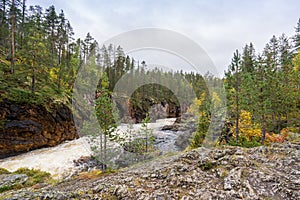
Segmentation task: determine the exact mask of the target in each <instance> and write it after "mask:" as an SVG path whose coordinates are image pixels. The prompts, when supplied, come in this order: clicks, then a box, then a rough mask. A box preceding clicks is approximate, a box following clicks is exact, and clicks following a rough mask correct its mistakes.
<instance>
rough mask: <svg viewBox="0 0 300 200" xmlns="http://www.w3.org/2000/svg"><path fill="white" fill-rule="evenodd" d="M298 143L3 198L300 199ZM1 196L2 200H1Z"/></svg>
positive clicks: (143, 167) (163, 162)
mask: <svg viewBox="0 0 300 200" xmlns="http://www.w3.org/2000/svg"><path fill="white" fill-rule="evenodd" d="M299 180H300V144H299V143H298V144H296V143H295V144H291V143H285V144H274V145H272V146H270V147H256V148H251V149H243V148H239V147H223V148H215V149H207V148H198V149H195V150H193V151H190V152H187V153H183V154H179V155H175V156H171V157H160V158H158V159H156V160H153V161H151V162H148V163H144V164H140V165H135V166H134V167H131V168H127V169H124V170H120V171H119V172H117V173H114V174H107V175H99V176H96V177H94V178H83V177H80V176H78V177H74V178H73V179H70V180H67V181H64V182H62V183H60V184H58V185H56V186H49V187H47V188H43V189H38V190H32V189H30V188H29V189H23V190H19V191H11V192H6V193H4V194H1V195H2V196H3V197H6V198H8V199H21V198H22V197H24V196H26V197H27V198H28V199H228V200H232V199H249V200H250V199H251V200H253V199H254V200H255V199H257V200H258V199H275V200H276V199H278V200H279V199H295V200H296V199H300V181H299ZM1 195H0V198H1Z"/></svg>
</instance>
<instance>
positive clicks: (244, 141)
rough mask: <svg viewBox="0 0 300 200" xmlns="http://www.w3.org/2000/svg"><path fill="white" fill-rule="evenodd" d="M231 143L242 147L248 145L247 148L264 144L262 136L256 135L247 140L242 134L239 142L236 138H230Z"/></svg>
mask: <svg viewBox="0 0 300 200" xmlns="http://www.w3.org/2000/svg"><path fill="white" fill-rule="evenodd" d="M229 144H230V145H231V146H240V147H246V148H252V147H258V146H261V145H262V144H261V143H260V138H259V137H255V138H253V139H252V140H250V141H249V140H247V139H246V138H245V137H244V136H241V137H240V139H239V142H238V143H237V142H236V140H233V139H232V140H230V142H229Z"/></svg>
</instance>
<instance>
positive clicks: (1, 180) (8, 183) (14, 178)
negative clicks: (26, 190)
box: [0, 174, 28, 190]
mask: <svg viewBox="0 0 300 200" xmlns="http://www.w3.org/2000/svg"><path fill="white" fill-rule="evenodd" d="M27 179H28V176H27V175H26V174H1V175H0V190H2V189H7V188H11V187H13V186H14V185H17V184H22V183H25V182H26V181H27Z"/></svg>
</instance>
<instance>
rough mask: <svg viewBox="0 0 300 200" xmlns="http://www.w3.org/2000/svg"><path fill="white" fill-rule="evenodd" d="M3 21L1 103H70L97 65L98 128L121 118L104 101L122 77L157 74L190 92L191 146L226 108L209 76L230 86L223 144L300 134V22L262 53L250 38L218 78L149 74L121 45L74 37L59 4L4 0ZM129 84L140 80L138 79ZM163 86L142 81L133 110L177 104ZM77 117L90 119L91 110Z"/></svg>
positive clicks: (249, 143)
mask: <svg viewBox="0 0 300 200" xmlns="http://www.w3.org/2000/svg"><path fill="white" fill-rule="evenodd" d="M0 20H1V27H0V29H1V32H0V44H1V45H0V72H1V73H0V82H1V85H0V95H1V96H0V101H2V100H3V99H10V100H13V101H15V102H22V103H24V102H25V103H28V104H45V105H47V104H50V103H56V104H60V103H64V104H68V105H69V106H71V103H72V102H71V100H72V95H73V94H72V92H73V87H74V82H75V80H76V78H77V74H78V71H79V70H80V69H81V68H82V67H84V66H86V65H92V66H93V67H92V68H90V69H89V70H86V71H85V74H83V75H82V76H83V77H81V80H82V81H83V82H84V81H85V80H86V81H88V79H85V77H89V76H95V75H96V74H97V73H95V70H97V71H99V72H100V73H101V74H100V75H101V77H102V78H100V77H99V79H100V81H99V84H98V88H97V91H95V93H94V94H93V95H92V96H90V97H87V98H89V99H91V100H90V101H91V104H93V103H95V106H96V112H97V117H98V120H99V123H100V124H101V127H106V128H108V127H109V126H107V125H108V124H107V123H109V124H114V123H116V122H115V121H114V120H111V118H112V117H111V115H113V113H112V110H111V109H112V108H111V106H107V105H110V104H111V96H112V95H113V91H114V88H115V86H116V84H117V83H118V81H119V80H120V79H121V78H122V77H123V76H124V75H125V74H128V73H129V74H134V75H135V76H144V75H145V74H152V75H151V76H153V77H158V76H160V78H159V80H161V81H162V82H163V81H165V82H168V81H170V80H178V82H177V83H176V84H177V85H178V91H177V93H181V94H182V95H180V96H185V100H184V101H185V102H184V103H185V104H186V105H187V108H186V109H184V110H182V111H181V112H185V111H187V112H190V113H194V114H195V115H197V116H198V117H199V120H198V129H197V131H196V133H195V134H194V136H193V138H192V140H191V147H192V148H196V147H199V146H201V144H202V143H203V142H204V139H205V135H206V132H207V130H208V127H209V125H210V123H211V118H212V113H213V112H212V110H213V109H218V108H220V109H221V107H222V109H223V107H224V106H225V105H223V104H222V105H221V104H220V105H218V99H219V98H220V97H219V96H220V95H221V94H218V93H210V92H209V90H208V86H207V82H208V81H212V82H215V83H220V82H221V83H222V84H224V87H225V91H226V100H227V101H226V103H227V105H226V109H227V117H226V119H224V121H223V122H222V123H224V124H225V125H224V127H223V129H222V130H220V133H219V134H217V135H218V136H219V140H218V143H219V144H230V145H239V146H246V147H251V146H258V145H261V144H268V143H271V142H283V141H284V140H285V139H288V138H289V137H292V136H291V135H290V134H291V133H298V134H300V124H299V122H300V91H299V90H300V51H299V45H300V21H299V22H298V24H296V27H295V35H293V36H290V37H289V36H286V35H285V34H282V35H280V36H273V37H272V38H271V39H270V41H269V42H268V43H267V44H266V45H265V48H264V49H263V51H262V52H256V50H255V47H254V44H252V43H249V44H247V45H246V46H245V47H243V48H242V50H241V51H239V50H236V52H234V54H233V58H232V62H231V64H230V65H229V66H228V70H226V71H225V75H224V77H223V78H218V77H213V76H211V75H210V74H205V75H203V74H202V75H201V74H198V73H196V72H184V71H172V72H165V71H163V70H162V69H160V68H156V69H153V70H150V71H149V70H148V71H147V70H145V67H146V65H147V61H139V60H135V59H134V58H133V57H130V56H129V55H125V53H124V51H123V49H122V47H121V46H118V44H111V45H109V46H100V45H99V44H98V42H97V41H96V39H94V38H93V36H92V35H91V34H90V33H87V34H86V37H85V38H84V39H80V38H78V39H75V38H74V32H73V28H72V26H71V23H70V21H69V20H68V19H67V18H66V16H65V14H64V12H63V10H61V11H57V10H56V9H55V7H54V6H50V7H49V8H47V9H43V8H42V7H40V6H28V5H26V1H25V0H23V1H21V0H11V1H7V0H1V2H0ZM178 77H183V78H184V80H185V81H182V80H183V79H181V78H178ZM84 83H85V82H84ZM89 84H90V83H88V82H86V83H85V85H87V86H88V85H89ZM128 84H135V82H134V79H132V81H128ZM166 84H167V83H164V84H162V85H166ZM170 84H173V82H171V83H170ZM162 85H159V84H148V85H145V86H143V87H141V88H139V89H138V90H137V91H136V92H135V93H134V95H133V96H131V97H130V104H131V106H132V108H133V109H136V110H140V111H142V113H141V115H142V118H145V117H146V114H147V113H146V112H147V111H148V109H149V107H151V105H153V104H158V103H162V102H168V103H173V104H175V105H177V106H179V105H178V99H176V96H174V91H173V92H172V91H171V90H169V89H168V88H166V87H163V86H162ZM124 87H125V86H124ZM186 88H190V89H191V90H192V91H193V92H194V93H195V94H196V96H195V97H193V96H192V95H191V94H190V93H189V92H188V91H187V90H185V89H186ZM85 89H86V90H88V87H86V88H85ZM145 91H146V92H145ZM95 99H96V100H95ZM94 100H95V101H94ZM74 103H75V105H76V104H78V105H79V104H80V103H81V102H73V104H74ZM105 106H106V107H105ZM189 106H190V107H189ZM188 107H189V108H188ZM105 109H108V110H107V111H108V112H104V111H105ZM78 115H81V117H82V118H87V117H89V115H88V114H87V113H78ZM137 122H140V121H137ZM220 123H221V122H220ZM216 131H217V130H216Z"/></svg>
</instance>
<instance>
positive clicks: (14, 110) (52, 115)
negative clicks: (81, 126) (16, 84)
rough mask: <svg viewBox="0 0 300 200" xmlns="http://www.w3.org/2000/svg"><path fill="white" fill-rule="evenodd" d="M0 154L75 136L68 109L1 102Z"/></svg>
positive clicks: (53, 142)
mask: <svg viewBox="0 0 300 200" xmlns="http://www.w3.org/2000/svg"><path fill="white" fill-rule="evenodd" d="M0 122H1V123H0V158H4V157H7V156H11V155H15V154H18V153H21V152H26V151H29V150H32V149H37V148H41V147H49V146H55V145H57V144H60V143H61V142H63V141H65V140H72V139H75V138H77V137H78V135H77V133H76V128H75V125H74V121H73V116H72V113H71V110H70V109H69V108H68V107H67V106H66V105H63V104H61V105H56V106H52V107H50V108H49V109H46V108H45V107H44V106H42V105H29V104H19V103H15V102H12V101H10V100H6V99H4V100H2V101H1V102H0Z"/></svg>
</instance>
